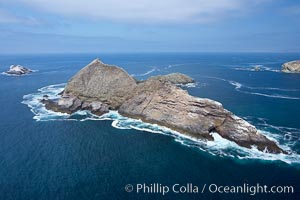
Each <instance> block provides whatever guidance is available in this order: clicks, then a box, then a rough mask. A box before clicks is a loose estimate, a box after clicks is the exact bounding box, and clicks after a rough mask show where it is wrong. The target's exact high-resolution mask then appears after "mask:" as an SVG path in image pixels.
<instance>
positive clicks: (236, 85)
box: [204, 76, 300, 100]
mask: <svg viewBox="0 0 300 200" xmlns="http://www.w3.org/2000/svg"><path fill="white" fill-rule="evenodd" d="M204 77H206V78H212V79H216V80H221V81H225V82H227V83H229V84H230V85H232V86H234V88H235V90H236V91H238V92H242V93H245V94H252V95H258V96H263V97H269V98H277V99H291V100H300V97H294V96H288V95H281V94H276V93H273V94H267V93H262V92H258V91H257V90H259V91H261V90H265V91H268V90H271V91H279V92H280V91H284V92H298V91H300V90H298V89H284V88H272V87H250V86H247V85H243V84H241V83H239V82H236V81H232V80H227V79H223V78H219V77H213V76H204ZM243 88H245V89H249V90H251V91H245V90H243ZM255 90H256V91H255Z"/></svg>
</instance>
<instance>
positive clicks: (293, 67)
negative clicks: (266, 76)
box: [282, 60, 300, 73]
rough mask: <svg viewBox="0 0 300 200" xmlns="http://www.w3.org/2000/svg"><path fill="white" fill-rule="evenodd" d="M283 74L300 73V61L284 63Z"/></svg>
mask: <svg viewBox="0 0 300 200" xmlns="http://www.w3.org/2000/svg"><path fill="white" fill-rule="evenodd" d="M282 72H285V73H300V60H296V61H291V62H287V63H284V64H283V65H282Z"/></svg>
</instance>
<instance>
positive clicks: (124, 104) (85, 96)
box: [42, 60, 285, 153]
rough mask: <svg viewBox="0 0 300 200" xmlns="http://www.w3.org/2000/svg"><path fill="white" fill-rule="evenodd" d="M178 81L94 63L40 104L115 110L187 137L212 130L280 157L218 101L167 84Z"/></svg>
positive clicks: (274, 147)
mask: <svg viewBox="0 0 300 200" xmlns="http://www.w3.org/2000/svg"><path fill="white" fill-rule="evenodd" d="M162 77H163V78H162ZM166 77H167V78H166ZM170 77H171V78H170ZM174 77H175V78H174ZM178 77H183V76H181V75H179V76H178V74H175V75H170V76H159V77H158V78H155V77H152V78H149V79H148V80H146V81H142V82H140V83H138V84H137V83H136V81H135V80H134V79H133V78H132V77H130V76H129V75H128V74H127V73H126V72H125V71H124V70H122V69H120V68H118V67H116V66H110V65H106V64H103V63H102V62H100V61H99V60H95V61H93V62H92V63H90V64H89V65H87V66H86V67H84V68H83V69H82V70H80V71H79V72H78V73H77V74H76V75H75V76H74V77H73V78H72V79H71V80H70V81H69V82H68V84H67V86H66V88H65V90H64V93H63V94H62V97H61V99H59V101H58V102H52V101H49V100H47V99H44V100H42V102H43V103H45V105H46V108H48V109H51V110H54V111H59V112H67V113H72V112H75V111H77V110H90V111H92V112H93V113H95V114H98V115H102V114H104V113H106V112H108V111H109V109H113V110H118V111H119V113H120V114H122V115H124V116H127V117H131V118H137V119H142V120H143V121H145V122H149V123H156V124H159V125H162V126H165V127H169V128H171V129H173V130H176V131H178V132H180V133H182V134H186V135H190V136H192V137H196V138H200V139H207V140H213V137H212V136H211V135H210V133H211V132H217V133H218V134H220V135H221V136H222V137H224V138H226V139H228V140H231V141H233V142H235V143H237V144H239V145H241V146H243V147H247V148H250V147H251V146H252V145H255V146H257V148H258V149H259V150H261V151H264V150H267V151H269V152H271V153H285V152H284V151H283V150H282V149H280V148H279V147H278V146H277V144H276V143H275V142H273V141H271V140H269V139H268V138H266V137H265V136H264V135H262V134H261V133H259V132H258V131H257V129H256V128H255V127H254V126H252V125H251V124H249V123H248V122H246V121H245V120H243V119H241V118H239V117H237V116H235V115H234V114H232V113H231V112H229V111H228V110H226V109H224V108H223V106H222V105H221V104H220V103H219V102H216V101H213V100H210V99H205V98H198V97H193V96H191V95H189V94H188V93H187V91H185V90H183V89H181V88H179V87H177V86H176V85H174V84H172V83H176V84H178V83H179V82H180V81H181V78H179V79H180V80H179V79H177V78H178ZM184 79H185V81H186V80H187V78H186V77H185V78H184ZM170 80H172V81H170ZM189 81H190V80H189ZM181 83H183V82H181ZM185 83H186V82H185Z"/></svg>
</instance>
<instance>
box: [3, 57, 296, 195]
mask: <svg viewBox="0 0 300 200" xmlns="http://www.w3.org/2000/svg"><path fill="white" fill-rule="evenodd" d="M95 58H100V59H101V60H102V61H103V62H105V63H108V64H114V65H118V66H120V67H122V68H124V69H125V70H127V72H128V73H129V74H131V75H133V76H135V77H136V78H137V79H146V78H147V77H149V76H154V75H158V74H167V73H172V72H181V73H184V74H187V75H189V76H191V77H192V78H194V79H195V80H196V84H195V85H190V86H189V87H187V86H182V88H183V89H185V90H188V91H189V93H190V94H192V95H194V96H198V97H205V98H210V99H213V100H216V101H219V102H221V103H222V104H223V106H224V107H225V108H226V109H228V110H230V111H232V112H233V113H235V114H236V115H238V116H240V117H243V118H244V119H246V120H247V121H248V122H250V123H252V124H253V125H255V126H256V127H257V128H258V129H259V130H261V131H262V132H263V133H264V134H266V135H267V136H268V137H270V138H273V139H275V140H276V141H277V142H278V143H279V144H280V145H281V147H282V148H284V149H286V150H287V151H289V152H290V155H267V154H264V153H260V152H257V151H256V150H255V149H252V150H249V149H244V148H240V147H238V146H237V145H235V144H234V143H232V142H228V141H226V140H224V139H222V138H218V139H217V140H216V141H215V142H209V143H205V142H200V141H193V140H190V139H188V138H183V137H182V136H180V135H176V134H174V133H171V132H170V131H169V130H167V129H164V128H162V127H157V126H155V125H152V126H151V125H149V124H144V123H142V122H141V121H137V120H131V119H127V118H122V116H119V115H118V114H117V113H114V112H112V113H109V114H107V115H106V116H104V117H100V118H97V117H95V116H91V115H90V114H89V113H84V112H83V113H82V112H81V113H77V114H74V115H72V116H66V115H57V114H56V113H51V112H50V113H49V112H47V111H46V110H45V109H44V108H43V107H42V105H41V104H39V102H38V99H39V98H41V96H42V95H44V94H49V95H55V94H56V93H57V92H58V91H60V90H61V89H62V88H63V86H64V83H66V82H67V81H68V79H70V78H71V77H72V76H73V75H74V74H75V73H76V72H77V71H78V70H80V69H81V68H82V67H84V66H85V65H87V64H88V63H89V62H91V61H92V60H93V59H95ZM299 58H300V54H299V53H298V54H279V53H273V54H270V53H253V54H250V53H231V54H229V53H198V54H196V53H170V54H168V53H157V54H102V53H99V54H59V55H58V54H49V55H1V56H0V71H1V72H4V71H6V70H7V69H8V68H9V66H10V65H12V64H20V65H23V66H25V67H28V68H30V69H33V70H37V71H36V72H34V73H32V74H30V75H25V76H22V77H16V76H6V75H3V74H1V75H0V94H1V98H0V199H1V200H2V199H3V200H9V199H13V200H15V199H16V200H17V199H31V200H35V199H51V200H52V199H70V200H75V199H80V200H84V199H99V200H106V199H242V198H243V199H272V200H275V199H280V200H282V199H298V200H299V199H300V117H299V114H300V74H285V73H281V72H280V69H281V65H282V63H284V62H287V61H291V60H296V59H299ZM255 67H256V68H259V69H260V71H256V70H255ZM143 183H145V184H148V185H150V184H154V183H159V184H162V185H167V186H170V187H171V186H172V185H174V184H176V183H178V184H181V185H186V184H187V183H192V184H193V185H196V186H199V188H201V187H202V186H203V185H204V184H207V185H209V184H216V185H220V186H239V185H243V184H248V185H256V184H260V185H267V186H293V188H294V193H293V194H271V193H269V194H256V195H250V194H224V193H223V194H220V193H213V194H212V193H210V192H209V191H207V190H206V191H205V192H204V193H201V191H200V192H199V193H198V194H191V193H182V194H174V193H168V194H166V195H164V196H163V195H162V194H153V193H152V194H143V193H138V194H137V193H136V192H135V191H133V192H130V193H128V192H126V191H125V189H124V187H125V186H126V185H127V184H132V185H133V186H134V187H135V185H136V184H143ZM200 190H201V189H200Z"/></svg>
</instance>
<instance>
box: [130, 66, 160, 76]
mask: <svg viewBox="0 0 300 200" xmlns="http://www.w3.org/2000/svg"><path fill="white" fill-rule="evenodd" d="M155 71H159V69H158V68H157V67H154V68H152V69H150V70H149V71H147V72H145V73H142V74H131V76H147V75H149V74H151V73H153V72H155Z"/></svg>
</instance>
